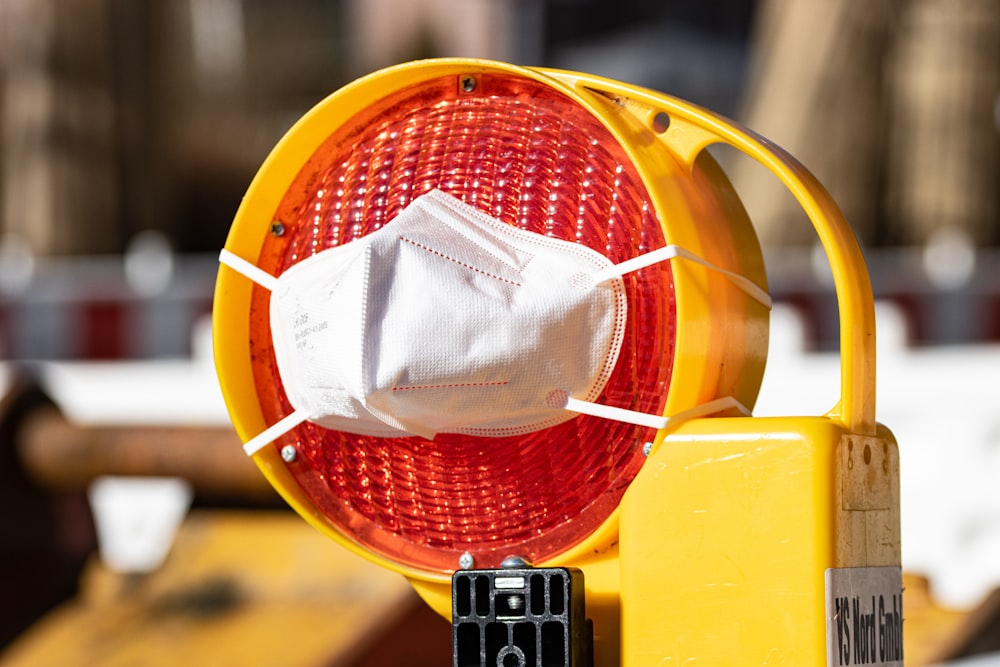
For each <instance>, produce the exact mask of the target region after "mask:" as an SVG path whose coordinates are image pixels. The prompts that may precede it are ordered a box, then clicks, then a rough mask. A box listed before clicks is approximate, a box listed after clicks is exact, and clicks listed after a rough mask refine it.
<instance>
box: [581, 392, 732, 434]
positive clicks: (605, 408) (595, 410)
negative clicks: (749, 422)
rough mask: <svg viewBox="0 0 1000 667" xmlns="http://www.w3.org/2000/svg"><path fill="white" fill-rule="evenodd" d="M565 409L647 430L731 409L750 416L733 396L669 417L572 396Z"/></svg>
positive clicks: (662, 427) (663, 427) (659, 428)
mask: <svg viewBox="0 0 1000 667" xmlns="http://www.w3.org/2000/svg"><path fill="white" fill-rule="evenodd" d="M563 407H565V408H566V409H567V410H569V411H570V412H579V413H580V414H584V415H590V416H591V417H601V418H603V419H611V420H613V421H619V422H625V423H627V424H635V425H636V426H645V427H647V428H655V429H658V430H662V429H665V428H667V426H668V425H670V424H672V423H675V422H683V421H687V420H689V419H695V418H697V417H707V416H708V415H713V414H715V413H716V412H722V411H723V410H729V409H731V408H735V409H736V410H738V411H739V412H740V413H741V414H743V415H744V416H746V417H749V416H750V410H748V409H747V407H746V406H745V405H743V404H742V403H740V402H739V401H737V400H736V399H735V398H733V397H732V396H724V397H723V398H717V399H715V400H714V401H709V402H708V403H702V404H701V405H696V406H694V407H693V408H688V409H687V410H681V411H680V412H678V413H677V414H675V415H671V416H669V417H664V416H662V415H651V414H649V413H646V412H637V411H635V410H626V409H624V408H615V407H612V406H610V405H603V404H601V403H590V402H588V401H581V400H579V399H576V398H573V397H572V396H570V397H569V398H567V399H566V405H565V406H563Z"/></svg>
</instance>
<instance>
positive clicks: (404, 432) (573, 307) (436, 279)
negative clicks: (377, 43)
mask: <svg viewBox="0 0 1000 667" xmlns="http://www.w3.org/2000/svg"><path fill="white" fill-rule="evenodd" d="M672 257H684V258H687V259H691V260H694V261H698V262H700V263H703V264H705V265H707V266H709V267H711V268H713V269H715V270H718V271H721V272H723V273H724V274H726V275H727V276H728V277H729V278H730V279H731V280H733V281H734V282H735V284H736V285H737V286H739V287H740V288H741V289H745V290H746V291H748V293H750V294H751V296H754V297H755V298H759V299H760V298H762V299H764V300H767V301H766V303H768V304H769V302H770V300H769V299H768V297H767V295H766V294H763V293H762V292H761V290H759V288H757V287H756V286H755V285H753V284H752V283H750V281H748V280H746V279H745V278H743V277H741V276H736V275H734V274H730V273H728V272H726V271H724V270H722V269H718V268H717V267H714V266H712V265H710V264H708V263H707V262H705V261H704V260H701V259H700V258H697V257H695V256H694V255H691V254H690V253H687V252H686V251H684V250H683V249H680V248H677V247H676V246H666V247H665V248H661V249H659V250H657V251H654V252H653V253H648V254H646V255H642V256H640V257H637V258H635V259H633V260H629V261H627V262H624V263H622V264H619V265H617V266H616V265H614V264H612V263H611V262H610V260H608V259H607V258H606V257H604V256H603V255H601V254H600V253H598V252H596V251H594V250H591V249H590V248H587V247H586V246H582V245H580V244H577V243H571V242H568V241H562V240H558V239H553V238H550V237H547V236H543V235H541V234H536V233H533V232H528V231H525V230H521V229H518V228H516V227H512V226H510V225H507V224H505V223H503V222H501V221H499V220H497V219H495V218H491V217H490V216H488V215H486V214H484V213H482V212H480V211H478V210H477V209H475V208H473V207H471V206H468V205H466V204H464V203H463V202H461V201H459V200H458V199H455V198H454V197H451V196H449V195H447V194H444V193H443V192H440V191H437V190H435V191H432V192H430V193H428V194H426V195H423V196H421V197H419V198H417V199H415V200H414V201H413V202H411V203H410V205H409V206H407V207H406V209H405V210H404V211H403V212H402V213H400V214H399V215H398V216H397V217H396V218H395V219H394V220H392V221H391V222H390V223H388V224H386V225H385V226H384V227H382V228H381V229H379V230H378V231H376V232H373V233H371V234H368V235H367V236H364V237H362V238H360V239H358V240H356V241H352V242H351V243H348V244H345V245H342V246H337V247H334V248H330V249H327V250H324V251H322V252H320V253H318V254H316V255H313V256H312V257H309V258H307V259H305V260H303V261H301V262H299V263H298V264H295V265H294V266H292V267H290V268H289V269H287V270H286V271H285V272H284V273H282V274H281V276H279V277H278V278H274V277H273V276H271V275H269V274H267V273H264V272H263V271H261V270H260V269H258V268H257V267H256V266H254V265H252V264H250V263H249V262H246V261H245V260H242V259H241V258H239V257H237V256H235V255H233V254H232V253H230V252H228V251H226V250H223V251H222V254H221V256H220V261H222V262H223V263H224V264H226V265H228V266H230V267H231V268H233V269H235V270H237V271H239V272H241V273H243V274H244V275H246V276H247V277H248V278H250V279H251V280H253V281H255V282H257V283H258V284H260V285H261V286H263V287H265V288H267V289H269V290H270V291H271V302H270V322H271V336H272V342H273V345H274V353H275V358H276V360H277V364H278V372H279V374H280V376H281V381H282V384H283V385H284V389H285V392H286V395H287V397H288V400H289V402H290V403H291V404H292V406H293V408H294V412H293V413H292V414H291V415H289V416H288V417H286V418H285V419H282V420H281V421H279V422H278V423H277V424H275V425H273V426H272V427H271V428H269V429H267V430H266V431H264V432H263V433H261V434H260V435H258V436H256V437H255V438H253V439H252V440H250V441H249V442H247V443H246V445H245V449H246V450H247V453H249V454H253V453H254V452H256V451H257V450H259V449H260V448H261V447H263V446H264V445H266V444H268V443H269V442H271V441H273V440H274V439H275V438H277V437H279V436H280V435H282V434H283V433H285V432H287V431H289V430H291V429H292V428H294V427H295V426H296V425H298V424H300V423H302V422H303V421H306V420H308V421H311V422H314V423H316V424H319V425H320V426H324V427H327V428H331V429H335V430H338V431H344V432H349V433H358V434H363V435H373V436H382V437H400V436H409V435H419V436H422V437H424V438H428V439H431V438H433V437H434V436H435V435H436V434H437V433H463V434H467V435H475V436H486V437H497V436H510V435H519V434H523V433H528V432H532V431H537V430H540V429H543V428H547V427H550V426H554V425H556V424H559V423H561V422H564V421H566V420H568V419H571V418H573V417H575V416H576V414H577V413H587V414H594V415H597V416H602V417H607V418H610V419H618V420H623V421H628V422H632V423H638V424H641V425H645V426H652V427H655V428H663V427H664V426H665V425H666V418H664V417H662V416H658V415H644V414H641V413H635V412H631V411H628V410H621V409H618V408H612V407H610V406H602V405H597V404H595V403H594V401H595V400H596V399H597V398H598V396H600V394H601V392H602V391H603V389H604V386H605V384H606V383H607V381H608V378H609V377H610V375H611V372H612V371H613V370H614V367H615V363H616V362H617V360H618V354H619V351H620V349H621V344H622V339H623V336H624V333H625V322H626V311H627V305H626V299H625V290H624V285H623V281H622V279H621V275H622V274H624V273H627V272H629V271H633V270H636V269H638V268H642V267H643V266H648V265H650V264H652V263H655V262H659V261H663V260H665V259H670V258H672ZM723 403H724V404H723ZM716 404H718V405H716ZM726 407H740V408H741V407H742V406H739V404H738V403H736V401H735V400H734V399H723V402H719V401H713V402H712V403H711V404H707V405H705V406H699V413H700V414H710V413H711V412H716V411H719V410H721V409H725V408H726ZM705 410H707V412H706V411H705ZM743 411H744V412H746V410H745V408H743Z"/></svg>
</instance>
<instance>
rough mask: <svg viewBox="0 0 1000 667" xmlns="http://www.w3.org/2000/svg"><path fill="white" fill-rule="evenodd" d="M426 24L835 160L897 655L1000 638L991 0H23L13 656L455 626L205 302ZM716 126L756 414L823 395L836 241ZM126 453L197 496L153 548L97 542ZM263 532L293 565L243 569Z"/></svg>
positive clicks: (4, 519) (349, 642)
mask: <svg viewBox="0 0 1000 667" xmlns="http://www.w3.org/2000/svg"><path fill="white" fill-rule="evenodd" d="M433 56H476V57H486V58H493V59H498V60H504V61H509V62H514V63H518V64H524V65H544V66H553V67H560V68H567V69H573V70H580V71H584V72H590V73H595V74H601V75H604V76H608V77H611V78H615V79H620V80H623V81H627V82H630V83H634V84H639V85H644V86H648V87H650V88H654V89H657V90H661V91H664V92H667V93H670V94H673V95H676V96H679V97H682V98H685V99H688V100H690V101H693V102H696V103H700V104H702V105H704V106H707V107H709V108H711V109H713V110H715V111H718V112H720V113H722V114H724V115H727V116H729V117H731V118H734V119H736V120H738V121H740V122H742V123H744V124H746V125H748V126H749V127H750V128H751V129H754V130H756V131H758V132H760V133H761V134H763V135H764V136H766V137H768V138H770V139H771V140H773V141H774V142H775V143H777V144H779V145H781V146H783V147H784V148H786V149H787V150H789V151H790V152H791V153H792V154H793V155H795V156H796V157H798V158H799V159H800V160H801V161H802V162H804V163H805V165H806V166H807V167H808V168H809V169H810V170H812V171H813V172H814V173H815V174H816V175H817V176H818V178H819V179H820V181H821V182H823V183H824V184H825V185H826V186H827V188H828V189H829V190H830V191H831V192H832V194H833V195H834V198H835V199H836V200H837V201H838V202H839V203H840V205H841V207H842V208H843V209H844V211H845V213H846V214H847V217H848V220H849V221H851V223H852V225H853V226H854V227H855V230H856V232H857V234H858V236H859V238H860V240H861V241H862V244H863V247H864V249H865V253H866V256H867V258H868V260H869V264H870V270H871V273H872V280H873V285H874V290H875V293H876V298H877V299H878V300H879V325H880V335H881V341H880V361H879V365H880V367H879V371H880V374H879V379H880V382H881V384H880V387H879V392H878V395H879V401H880V407H879V418H880V420H881V421H884V422H885V423H886V424H887V425H888V426H889V427H890V428H891V429H892V430H893V431H894V432H895V433H896V436H897V438H898V440H899V442H900V452H901V460H902V466H903V469H902V494H903V543H904V546H903V552H904V569H906V570H907V572H908V575H912V576H910V578H908V580H907V581H908V589H907V591H908V595H907V605H908V612H907V613H908V615H907V624H908V625H907V632H908V635H907V641H908V642H909V643H908V645H907V647H908V648H907V651H908V652H907V664H912V665H918V664H928V663H930V662H934V661H943V660H955V659H961V658H965V659H968V656H971V655H973V654H989V653H990V652H996V651H1000V596H998V595H997V594H996V590H997V587H998V586H1000V491H998V489H997V486H996V483H995V480H998V479H1000V255H998V248H997V244H998V242H1000V3H998V2H997V1H996V0H863V1H862V0H672V1H670V2H663V1H662V0H614V1H609V0H285V1H283V2H273V1H270V0H142V1H139V0H0V359H2V360H3V361H2V362H0V388H2V390H3V391H2V395H3V396H4V398H3V403H2V414H0V418H2V421H0V590H2V591H3V592H2V593H0V665H21V664H54V663H55V662H56V661H57V660H56V658H57V657H58V656H59V655H60V654H59V651H60V649H59V648H58V647H60V646H61V647H63V648H62V649H61V650H62V651H63V653H64V654H65V655H72V656H73V657H72V658H71V659H70V658H67V659H63V660H60V661H61V662H62V663H63V664H80V665H84V664H86V665H89V664H95V665H96V664H101V665H108V664H122V665H124V664H158V663H156V662H155V660H156V659H161V660H163V659H165V658H166V657H169V658H170V659H169V660H168V664H176V663H177V662H179V658H182V659H190V660H191V661H192V662H193V663H194V664H232V662H231V660H233V656H234V655H236V654H238V652H237V653H236V654H234V651H236V649H234V648H232V646H236V645H239V646H241V647H242V649H241V650H245V651H246V652H247V653H246V655H242V657H241V658H240V662H241V664H289V665H291V664H303V665H307V664H308V665H333V664H337V665H378V664H394V662H395V661H396V660H397V659H398V656H396V657H393V656H391V655H388V654H386V653H385V651H386V650H388V648H387V647H386V646H385V644H384V642H383V641H382V640H381V639H380V638H383V637H384V636H386V635H387V633H388V634H389V635H391V636H395V637H404V636H410V635H406V633H413V634H412V636H415V637H421V638H422V641H421V642H417V643H418V644H421V645H425V646H426V648H427V655H426V656H423V655H415V654H414V653H413V652H412V651H411V652H410V653H408V654H407V659H408V660H409V662H410V664H443V661H444V660H447V653H444V654H442V653H440V651H442V650H444V651H447V647H448V642H449V641H450V637H449V635H448V629H447V624H446V623H444V621H440V619H437V618H431V617H428V616H426V615H425V612H424V611H423V610H422V607H421V605H420V603H419V602H417V601H416V600H415V599H414V598H413V597H412V594H411V593H410V592H409V591H408V590H406V587H405V585H400V584H399V582H396V581H395V579H394V578H393V579H391V580H387V579H385V578H384V577H385V575H384V574H381V573H379V572H377V571H376V572H372V571H371V570H370V569H369V568H368V566H366V565H364V564H362V563H360V562H357V561H356V559H354V558H353V557H348V556H346V555H343V554H340V552H339V550H338V549H336V548H335V547H333V546H332V545H327V544H326V543H325V542H324V541H323V538H321V537H319V536H313V535H312V532H311V531H312V529H311V528H309V527H308V526H306V525H305V524H304V522H301V521H300V520H299V519H297V518H296V517H292V516H290V515H289V514H288V513H287V512H284V511H283V510H282V509H281V507H282V504H281V502H280V501H279V500H278V499H277V498H276V497H275V496H274V495H273V493H272V492H270V490H269V489H268V488H265V487H266V485H265V484H264V483H263V482H262V480H261V479H260V478H259V475H258V473H257V471H256V470H255V469H254V468H253V466H252V465H251V464H249V463H248V462H247V461H245V460H243V458H242V452H240V451H239V446H238V442H237V441H236V439H235V436H234V435H233V434H232V433H231V432H230V430H229V429H228V427H227V421H226V414H225V409H224V407H223V405H222V401H221V398H220V396H219V395H218V390H217V388H216V381H215V378H214V374H213V371H212V367H211V353H210V350H209V349H208V347H209V344H208V342H207V341H208V338H207V331H206V327H207V324H206V317H207V316H208V315H209V313H210V310H211V298H212V290H213V286H214V278H215V272H216V267H217V264H216V256H217V252H218V250H219V248H221V247H222V245H223V243H224V241H225V238H226V234H227V231H228V229H229V225H230V222H231V220H232V217H233V215H234V213H235V211H236V208H237V206H238V204H239V201H240V198H241V196H242V194H243V192H244V191H245V189H246V187H247V185H248V184H249V182H250V180H251V178H252V177H253V175H254V173H255V172H256V170H257V168H258V166H259V165H260V163H261V161H262V160H263V159H264V158H265V156H266V155H267V153H268V152H269V151H270V149H271V148H272V147H273V145H274V144H275V143H276V142H277V141H278V140H279V139H280V137H281V136H282V134H283V133H284V132H285V131H286V130H287V129H288V128H289V127H290V126H291V124H292V123H293V122H294V121H295V120H297V119H298V118H299V117H300V116H301V115H302V114H303V113H304V112H306V111H307V110H308V109H309V108H310V107H312V106H313V105H315V104H316V103H317V102H318V101H320V100H321V99H322V98H323V97H325V96H326V95H327V94H329V93H331V92H333V91H334V90H336V89H337V88H339V87H340V86H342V85H343V84H345V83H347V82H348V81H350V80H352V79H354V78H356V77H358V76H360V75H363V74H366V73H369V72H371V71H373V70H375V69H378V68H380V67H383V66H387V65H391V64H394V63H398V62H402V61H406V60H412V59H417V58H424V57H433ZM717 156H718V157H719V159H720V161H721V162H722V163H723V164H724V165H725V166H726V168H727V170H728V171H729V173H730V175H731V178H732V179H733V181H734V184H735V185H736V188H737V190H738V191H739V192H740V194H741V196H742V198H743V199H744V202H745V204H746V205H747V208H748V210H749V212H750V214H751V218H752V219H753V220H754V221H755V223H756V227H757V230H758V233H759V235H760V237H761V239H762V242H763V243H764V246H765V248H764V249H765V257H766V258H767V261H768V271H769V281H770V287H771V291H772V293H773V295H774V296H775V298H776V300H777V307H776V311H775V317H774V321H775V332H774V334H773V340H772V352H771V361H770V362H769V364H770V366H769V370H768V376H767V378H766V379H765V388H764V390H763V392H762V394H761V399H760V402H759V404H758V408H757V410H756V412H755V414H819V413H822V412H825V411H826V410H827V409H828V408H829V407H830V405H832V402H833V401H834V400H835V399H836V396H837V393H836V390H837V386H838V385H837V383H838V378H837V370H836V368H837V366H836V363H837V357H836V346H837V342H838V324H837V312H836V306H835V301H834V299H833V296H832V292H831V287H830V278H829V270H828V267H827V266H825V265H824V261H823V257H822V254H821V253H818V252H817V249H816V247H815V244H814V241H813V238H814V237H813V232H812V230H811V227H810V226H809V224H808V223H807V221H806V220H805V218H804V216H803V215H802V214H801V213H800V212H799V211H798V208H797V206H796V204H795V203H794V201H793V200H792V199H791V197H790V195H787V194H786V193H784V192H783V190H782V188H781V186H780V185H779V184H778V183H777V181H773V180H772V178H771V177H770V176H769V175H768V174H766V173H765V172H763V170H762V169H760V168H758V167H757V166H756V165H754V164H751V163H749V162H748V161H746V162H745V161H742V160H740V159H738V158H737V157H736V156H734V155H730V154H728V153H726V152H724V151H721V152H719V153H718V154H717ZM108 475H116V476H125V478H124V479H120V478H118V479H119V481H123V482H127V481H128V480H129V479H131V478H132V477H134V476H141V477H146V478H154V479H156V480H159V481H164V482H165V483H166V484H165V486H164V487H163V489H160V490H159V491H156V490H153V491H151V490H150V489H149V488H144V489H143V490H140V491H135V490H133V491H132V493H134V494H140V495H131V496H127V497H128V498H129V500H126V501H119V503H118V504H119V505H120V504H121V503H122V502H124V504H125V505H131V506H135V507H140V506H141V507H145V505H142V502H145V501H140V500H138V499H139V498H140V497H144V496H141V494H142V493H147V492H148V493H154V491H155V492H156V493H161V494H162V497H163V498H166V500H151V501H150V502H152V503H154V504H156V507H163V508H167V509H164V510H163V512H164V513H165V515H167V519H164V525H167V524H170V520H168V519H169V516H172V514H171V511H172V512H173V514H174V515H177V517H178V518H177V519H176V521H175V523H176V522H180V528H179V530H178V532H176V537H172V538H171V539H167V538H164V539H166V540H167V541H166V543H165V546H163V547H162V549H161V552H162V553H161V552H157V553H159V555H156V554H153V555H152V556H150V557H149V558H147V560H146V561H143V562H142V563H140V564H135V563H131V564H129V563H126V564H124V565H122V564H120V563H119V565H118V566H116V565H115V560H114V559H115V556H114V555H113V554H112V555H109V554H105V553H104V547H105V544H106V543H107V541H108V540H109V539H111V538H107V537H106V536H103V535H101V530H100V525H99V524H100V520H95V513H96V511H97V510H96V509H95V508H96V507H97V506H98V505H99V504H100V500H99V498H98V496H100V489H103V488H104V487H103V486H101V484H102V483H103V482H105V481H108V479H109V478H108V477H107V476H108ZM160 478H169V479H160ZM114 479H115V478H111V481H114ZM177 480H180V484H179V485H178V484H176V483H175V482H176V481H177ZM126 486H127V484H126ZM105 490H106V489H105ZM112 491H114V489H112ZM154 495H155V493H154ZM157 503H158V504H157ZM169 508H174V509H173V510H170V509H169ZM151 512H152V510H151ZM148 516H149V513H145V512H144V513H142V515H141V517H140V518H137V519H135V518H134V519H133V523H136V522H137V524H141V525H140V526H139V527H135V526H133V530H136V531H140V532H141V531H142V530H146V529H148V527H144V526H146V523H148V522H149V520H148ZM286 519H287V520H288V521H290V523H286ZM126 522H127V519H126ZM300 524H301V525H300ZM173 530H174V529H173V528H172V527H171V528H170V529H169V530H168V529H167V528H164V529H163V531H164V532H166V533H169V534H170V535H171V536H174V535H175V533H174V532H173ZM281 531H286V532H281ZM99 535H101V539H100V540H99V539H98V537H99ZM268 535H270V536H275V535H282V536H284V537H283V538H282V539H277V538H274V539H271V538H268V537H266V536H268ZM224 536H228V538H227V539H223V537H224ZM150 539H151V540H152V541H154V542H155V539H153V538H150ZM171 545H172V546H171ZM99 548H100V551H101V553H100V557H98V556H96V555H95V554H97V553H98V550H99ZM170 549H172V551H170V552H169V553H170V555H169V556H167V555H165V554H166V553H167V550H170ZM184 549H186V550H187V551H183V550H184ZM247 552H250V553H266V554H267V557H266V558H264V560H265V561H266V562H267V563H271V564H272V565H273V567H268V568H266V567H264V566H263V565H260V566H259V568H258V569H259V571H258V570H253V571H245V570H246V568H247V567H248V564H247V561H248V559H247V557H246V553H247ZM306 552H308V553H311V554H317V553H321V554H323V557H319V556H313V557H308V556H303V554H304V553H306ZM178 553H184V554H186V555H185V556H178ZM303 558H305V559H306V562H303V560H302V559H303ZM185 559H187V560H185ZM268 559H271V560H268ZM140 560H141V559H140ZM198 563H200V564H202V566H199V567H201V569H199V567H196V566H195V565H193V564H198ZM241 568H243V569H241ZM356 572H364V573H365V576H364V577H360V576H355V573H356ZM359 581H364V582H371V583H370V585H369V584H364V585H361V584H358V583H357V582H359ZM345 582H346V583H345ZM351 582H353V583H351ZM352 605H353V606H352ZM292 608H294V609H298V610H300V612H298V613H296V612H291V611H289V609H292ZM140 619H146V620H145V621H141V620H140ZM165 619H166V620H165ZM373 619H375V620H373ZM256 628H267V631H266V632H260V631H257V630H256ZM227 633H228V634H227ZM292 633H295V634H294V635H293V634H292ZM248 635H252V636H253V637H254V639H253V641H249V640H247V639H246V637H247V636H248ZM268 636H271V637H272V638H271V639H270V640H269V639H268V638H267V637H268ZM290 636H294V637H296V641H295V642H293V644H294V645H295V646H297V647H298V648H297V649H295V650H291V649H289V642H288V641H287V639H288V637H290ZM438 636H439V637H440V639H441V642H440V645H436V644H435V643H434V642H433V641H431V640H428V639H427V638H428V637H438ZM300 637H304V638H301V639H300ZM56 640H58V641H56ZM230 640H231V641H230ZM269 641H270V643H269ZM5 646H6V650H4V649H3V647H5ZM220 646H222V647H224V648H220ZM269 651H274V652H277V653H275V654H274V655H279V656H283V658H281V659H274V658H273V655H272V653H270V652H269ZM379 651H382V653H379ZM154 654H160V657H159V658H156V657H150V656H151V655H154ZM291 654H294V659H293V656H292V655H291ZM219 655H225V656H228V657H227V658H219V657H217V656H219ZM442 655H444V657H441V656H442ZM130 660H131V662H129V661H130ZM970 664H971V663H970Z"/></svg>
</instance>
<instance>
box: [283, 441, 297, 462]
mask: <svg viewBox="0 0 1000 667" xmlns="http://www.w3.org/2000/svg"><path fill="white" fill-rule="evenodd" d="M298 455H299V453H298V452H297V451H296V450H295V446H294V445H285V446H284V447H282V448H281V458H282V460H284V462H285V463H291V462H292V461H294V460H295V459H296V457H298Z"/></svg>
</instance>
